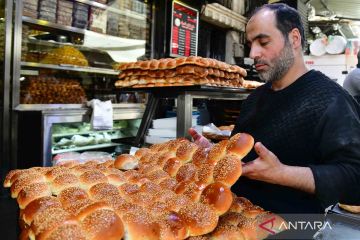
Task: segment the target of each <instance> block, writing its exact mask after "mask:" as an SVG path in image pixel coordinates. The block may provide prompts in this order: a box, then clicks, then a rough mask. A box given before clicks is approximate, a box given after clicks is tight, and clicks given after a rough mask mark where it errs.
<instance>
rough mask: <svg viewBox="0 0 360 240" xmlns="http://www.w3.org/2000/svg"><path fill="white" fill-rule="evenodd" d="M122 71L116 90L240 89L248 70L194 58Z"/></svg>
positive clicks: (135, 64)
mask: <svg viewBox="0 0 360 240" xmlns="http://www.w3.org/2000/svg"><path fill="white" fill-rule="evenodd" d="M119 70H121V73H120V75H119V80H118V81H117V82H116V83H115V86H116V87H164V86H191V85H210V86H223V87H241V86H242V83H243V80H244V79H243V78H244V77H245V76H246V70H245V69H243V68H241V67H239V66H236V65H230V64H227V63H225V62H221V61H218V60H215V59H211V58H202V57H195V56H190V57H181V58H175V59H173V58H164V59H159V60H157V59H152V60H147V61H138V62H130V63H124V64H121V65H120V66H119Z"/></svg>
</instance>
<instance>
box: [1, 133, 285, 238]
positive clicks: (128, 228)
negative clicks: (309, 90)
mask: <svg viewBox="0 0 360 240" xmlns="http://www.w3.org/2000/svg"><path fill="white" fill-rule="evenodd" d="M253 144H254V140H253V138H252V137H251V136H250V135H247V134H237V135H235V136H233V137H232V138H231V139H229V140H224V141H221V142H220V143H218V144H216V145H214V146H213V147H212V148H211V149H210V150H207V149H203V148H200V147H198V146H197V145H196V144H194V143H192V142H190V141H188V140H186V139H176V140H172V141H169V142H166V143H163V144H155V145H153V146H151V147H150V148H141V149H139V150H138V151H137V152H136V153H135V155H134V156H132V155H128V154H123V155H120V156H119V157H118V158H117V159H116V160H115V161H112V160H111V161H106V162H103V163H99V162H96V161H90V162H86V163H84V164H78V163H76V162H74V161H69V162H66V163H65V164H64V165H60V166H54V167H34V168H30V169H25V170H12V171H10V172H9V173H8V174H7V176H6V178H5V181H4V186H5V187H11V189H10V191H11V196H12V197H13V198H16V199H17V202H18V204H19V207H20V217H19V221H20V226H21V229H22V233H21V236H20V239H29V238H30V239H48V240H49V239H54V240H55V239H107V240H111V239H167V240H170V239H263V238H266V237H267V236H268V235H269V234H270V232H271V231H273V232H279V231H280V230H281V229H280V227H279V226H281V224H280V223H281V222H282V219H281V217H279V216H277V215H274V214H272V213H270V212H267V211H265V210H263V209H262V208H260V207H258V206H254V205H253V204H251V202H250V201H248V200H246V199H245V198H241V197H237V196H235V195H234V194H233V193H232V192H231V191H230V187H231V186H232V185H233V184H234V183H235V182H236V181H237V180H238V178H239V177H240V175H241V169H242V164H241V159H242V158H243V157H244V156H245V155H246V154H247V153H248V152H249V151H250V150H251V148H252V147H253ZM120 169H124V170H126V171H123V170H120ZM269 219H271V221H272V224H271V225H272V226H271V231H267V230H266V228H264V229H263V228H261V227H259V226H261V224H263V223H264V222H265V223H266V221H268V220H269Z"/></svg>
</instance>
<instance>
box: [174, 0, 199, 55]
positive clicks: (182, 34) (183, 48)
mask: <svg viewBox="0 0 360 240" xmlns="http://www.w3.org/2000/svg"><path fill="white" fill-rule="evenodd" d="M171 13H172V14H171V41H170V56H172V57H182V56H184V57H187V56H196V55H197V47H198V31H199V11H198V10H196V9H194V8H191V7H189V6H187V5H185V4H183V3H180V2H178V1H173V2H172V11H171Z"/></svg>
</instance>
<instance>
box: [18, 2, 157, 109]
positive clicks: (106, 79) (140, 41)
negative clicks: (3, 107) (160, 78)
mask: <svg viewBox="0 0 360 240" xmlns="http://www.w3.org/2000/svg"><path fill="white" fill-rule="evenodd" d="M16 14H17V15H16V20H15V35H14V36H15V39H14V40H15V45H16V46H15V51H16V53H15V54H14V55H15V60H16V59H18V61H15V64H16V65H17V66H15V68H14V69H15V70H16V71H15V72H16V74H17V76H15V79H19V81H16V82H15V83H14V88H15V89H14V93H15V96H14V101H15V103H14V104H15V106H16V105H18V104H78V103H83V102H85V101H86V100H89V99H92V98H102V99H110V100H112V102H114V103H117V102H120V101H121V97H120V96H119V94H118V93H117V92H116V91H115V88H114V82H115V81H116V79H117V77H118V74H119V71H118V70H117V66H118V64H119V63H121V62H127V61H136V60H138V59H144V58H150V47H149V46H151V43H150V39H151V38H150V35H151V34H150V32H151V24H150V23H151V18H152V16H151V4H150V1H140V0H108V1H107V0H98V1H89V0H73V1H69V0H23V1H16Z"/></svg>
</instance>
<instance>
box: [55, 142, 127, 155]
mask: <svg viewBox="0 0 360 240" xmlns="http://www.w3.org/2000/svg"><path fill="white" fill-rule="evenodd" d="M119 145H121V144H120V143H104V144H98V145H89V146H83V147H76V148H69V149H59V150H52V154H59V153H65V152H73V151H75V152H76V151H84V150H90V149H97V148H107V147H115V146H119Z"/></svg>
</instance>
